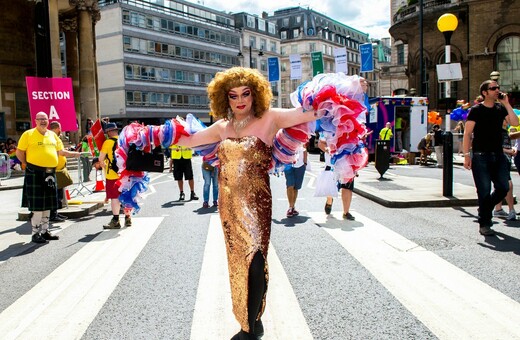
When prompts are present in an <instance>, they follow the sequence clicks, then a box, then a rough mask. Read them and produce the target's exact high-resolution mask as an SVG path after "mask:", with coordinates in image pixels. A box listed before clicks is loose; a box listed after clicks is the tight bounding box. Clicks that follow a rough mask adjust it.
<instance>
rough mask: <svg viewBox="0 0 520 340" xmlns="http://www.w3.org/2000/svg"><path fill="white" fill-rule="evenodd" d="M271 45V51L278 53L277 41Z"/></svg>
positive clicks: (271, 42)
mask: <svg viewBox="0 0 520 340" xmlns="http://www.w3.org/2000/svg"><path fill="white" fill-rule="evenodd" d="M269 44H270V45H271V47H270V49H269V50H270V51H271V52H277V50H276V41H270V42H269Z"/></svg>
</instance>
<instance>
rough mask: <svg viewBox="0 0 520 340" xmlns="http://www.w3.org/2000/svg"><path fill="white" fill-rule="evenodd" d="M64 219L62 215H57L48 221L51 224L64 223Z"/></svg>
mask: <svg viewBox="0 0 520 340" xmlns="http://www.w3.org/2000/svg"><path fill="white" fill-rule="evenodd" d="M66 219H67V217H66V216H63V215H60V214H57V215H55V216H53V217H51V218H50V219H49V221H51V222H63V221H65V220H66Z"/></svg>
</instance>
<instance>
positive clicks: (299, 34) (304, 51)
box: [268, 7, 377, 107]
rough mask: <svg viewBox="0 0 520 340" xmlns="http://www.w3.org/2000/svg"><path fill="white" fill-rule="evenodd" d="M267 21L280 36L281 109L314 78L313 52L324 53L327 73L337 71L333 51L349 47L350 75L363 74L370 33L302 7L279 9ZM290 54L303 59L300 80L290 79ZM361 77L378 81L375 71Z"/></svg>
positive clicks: (288, 105)
mask: <svg viewBox="0 0 520 340" xmlns="http://www.w3.org/2000/svg"><path fill="white" fill-rule="evenodd" d="M268 19H269V20H274V21H276V25H277V27H278V29H279V34H280V43H281V57H280V65H281V93H282V99H281V106H282V107H291V103H290V101H289V98H288V94H289V93H291V92H293V91H294V90H295V89H296V88H297V86H298V85H299V84H300V83H301V82H302V81H305V80H309V79H312V72H313V71H312V61H311V53H312V52H320V51H321V52H322V55H323V64H324V65H323V71H324V72H335V67H334V65H335V58H334V54H333V53H334V48H335V47H346V51H347V65H348V72H347V73H348V74H350V75H352V74H359V73H360V62H361V56H360V53H359V46H360V45H361V44H364V43H369V42H370V40H369V37H368V34H367V33H363V32H361V31H359V30H356V29H354V28H352V27H349V26H347V25H345V24H342V23H340V22H338V21H336V20H334V19H332V18H329V17H327V16H325V15H323V14H321V13H318V12H316V11H314V10H312V9H308V8H303V7H291V8H285V9H280V10H277V11H275V12H274V14H273V15H270V16H269V17H268ZM291 54H299V55H300V57H301V64H302V78H301V79H293V80H291V74H290V61H289V56H290V55H291ZM361 75H362V76H363V77H365V78H367V79H368V80H369V81H370V82H372V81H374V80H376V78H377V73H376V72H370V73H363V74H361ZM374 88H375V87H374ZM371 90H372V89H371ZM370 95H372V96H373V95H375V94H373V93H372V94H370Z"/></svg>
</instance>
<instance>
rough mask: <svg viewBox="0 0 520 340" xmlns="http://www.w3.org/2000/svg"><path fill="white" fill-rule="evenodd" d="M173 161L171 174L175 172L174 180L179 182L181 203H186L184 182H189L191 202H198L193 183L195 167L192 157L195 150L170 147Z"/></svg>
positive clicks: (183, 147)
mask: <svg viewBox="0 0 520 340" xmlns="http://www.w3.org/2000/svg"><path fill="white" fill-rule="evenodd" d="M170 152H171V159H172V161H171V162H170V172H172V170H173V179H174V180H176V181H177V185H178V186H179V191H180V193H179V201H184V199H185V195H184V180H186V181H188V185H189V186H190V190H191V194H190V200H191V201H193V200H198V199H199V197H198V196H197V195H196V194H195V183H194V181H193V166H192V164H191V157H192V156H193V150H192V149H190V148H188V147H185V146H180V145H172V146H171V147H170Z"/></svg>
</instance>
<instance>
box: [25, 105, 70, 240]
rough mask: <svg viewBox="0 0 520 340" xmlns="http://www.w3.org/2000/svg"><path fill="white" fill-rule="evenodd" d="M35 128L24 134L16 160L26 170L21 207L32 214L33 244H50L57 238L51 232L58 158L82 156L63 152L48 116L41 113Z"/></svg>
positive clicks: (36, 120) (55, 196)
mask: <svg viewBox="0 0 520 340" xmlns="http://www.w3.org/2000/svg"><path fill="white" fill-rule="evenodd" d="M35 124H36V127H35V128H32V129H29V130H27V131H25V132H24V133H23V134H22V136H21V137H20V140H19V141H18V147H17V149H16V157H17V158H18V159H19V160H20V162H21V163H22V164H23V165H24V167H25V177H24V184H23V192H22V206H23V207H27V208H28V209H29V211H30V212H31V214H32V217H31V225H32V237H31V239H32V241H33V242H34V243H47V242H48V241H49V240H57V239H59V237H58V236H57V235H52V234H51V233H50V232H49V218H50V212H51V210H53V209H56V208H57V204H58V199H57V190H56V175H55V172H56V166H57V165H58V155H59V156H65V157H67V156H68V157H79V153H78V152H74V151H68V150H65V149H63V143H62V142H61V140H60V139H59V137H58V136H57V135H56V134H55V133H54V132H52V131H50V130H48V129H47V127H48V126H49V117H48V116H47V114H46V113H44V112H38V113H37V114H36V117H35Z"/></svg>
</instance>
